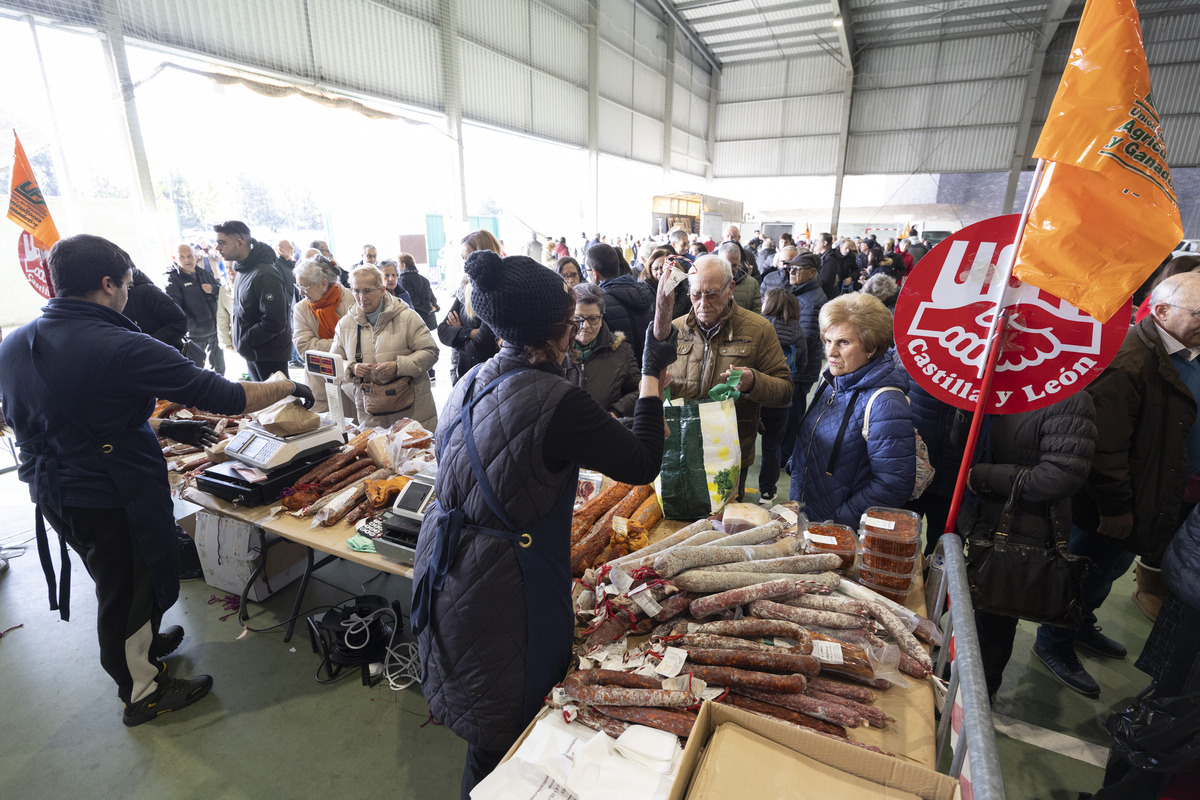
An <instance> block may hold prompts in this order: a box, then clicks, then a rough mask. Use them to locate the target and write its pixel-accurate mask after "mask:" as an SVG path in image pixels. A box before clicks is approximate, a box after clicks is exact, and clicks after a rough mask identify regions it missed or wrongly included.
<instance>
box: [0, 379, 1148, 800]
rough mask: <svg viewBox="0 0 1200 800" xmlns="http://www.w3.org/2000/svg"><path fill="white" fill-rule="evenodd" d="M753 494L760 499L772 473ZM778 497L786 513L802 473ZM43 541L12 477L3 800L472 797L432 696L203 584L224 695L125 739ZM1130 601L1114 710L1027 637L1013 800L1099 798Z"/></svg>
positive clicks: (197, 639)
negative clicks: (326, 665) (361, 666)
mask: <svg viewBox="0 0 1200 800" xmlns="http://www.w3.org/2000/svg"><path fill="white" fill-rule="evenodd" d="M439 383H444V384H445V386H444V387H442V386H438V387H437V389H438V390H439V391H438V392H437V394H438V395H439V398H438V399H439V401H440V400H441V399H442V397H441V396H440V395H442V394H443V393H446V392H448V389H449V381H439ZM7 457H8V456H7V454H6V453H0V466H6V465H7V463H10V462H5V461H3V459H5V458H7ZM747 485H748V487H750V488H751V489H756V488H757V467H754V468H752V469H751V473H750V477H749V480H748V483H747ZM779 493H780V496H781V497H786V496H787V476H786V474H784V475H782V476H781V482H780V486H779ZM747 499H750V500H753V499H756V497H750V498H747ZM32 530H33V526H32V507H31V506H30V504H29V502H28V494H27V492H26V489H25V486H24V484H21V483H20V482H19V481H18V480H17V478H16V475H15V474H14V473H11V472H10V473H7V474H4V475H0V546H2V547H10V546H13V545H16V544H25V546H26V547H27V550H26V552H25V554H24V555H22V556H19V557H16V558H13V559H12V560H11V566H10V569H9V570H8V571H7V572H6V573H5V574H3V575H0V631H3V630H5V629H7V628H9V627H11V626H14V625H23V626H24V627H21V628H18V629H17V630H14V631H11V632H10V633H8V634H7V635H6V636H4V638H3V639H2V640H0V676H2V680H0V719H2V720H3V722H2V726H0V797H3V798H5V800H25V799H26V798H30V799H33V798H38V799H39V800H40V798H64V799H65V800H74V799H75V798H80V799H83V798H88V799H89V800H90V799H91V798H109V797H112V798H122V799H123V800H139V799H140V798H146V800H151V799H153V800H161V798H170V800H188V799H189V798H197V799H200V798H205V799H208V798H243V797H244V798H251V797H255V798H258V797H262V796H264V795H268V796H269V795H275V796H281V797H289V796H291V797H300V798H325V797H335V796H346V797H354V798H358V797H363V798H374V797H398V798H451V797H455V796H457V787H458V780H459V775H460V771H461V768H462V763H463V757H464V754H465V746H464V744H463V742H462V741H461V740H459V739H458V738H457V737H455V736H454V735H453V734H452V733H450V732H449V731H447V730H446V729H444V728H440V727H437V726H435V725H433V724H428V725H425V724H424V723H425V722H426V721H427V718H428V709H427V706H426V704H425V702H424V700H423V699H422V697H421V694H420V689H419V688H418V687H416V686H414V687H413V688H410V689H407V690H404V691H400V692H393V691H391V690H390V689H388V688H387V687H386V685H380V686H377V687H375V688H366V687H364V686H363V685H362V684H361V682H360V680H359V677H358V674H357V673H354V674H351V675H349V676H348V677H346V678H344V680H342V681H340V682H338V683H336V684H333V685H320V684H318V683H317V682H316V680H315V679H314V673H315V671H316V669H317V665H318V657H317V656H316V655H315V654H313V652H312V651H311V648H310V646H309V641H308V636H307V634H306V633H305V631H304V629H303V628H300V629H298V630H297V634H296V636H295V637H294V638H293V639H292V641H291V642H290V643H285V642H284V641H283V632H282V631H281V630H278V629H277V630H273V631H270V632H266V633H251V634H247V635H246V636H245V637H244V638H241V639H239V638H238V635H239V633H241V627H240V626H239V624H238V622H237V620H236V617H233V616H231V617H229V618H227V619H224V620H222V619H221V617H223V616H225V615H226V614H227V613H228V612H227V611H225V610H224V609H223V608H222V606H221V604H220V603H210V599H211V598H213V596H214V595H216V596H218V597H223V596H224V594H225V593H224V592H217V591H215V590H213V589H211V588H210V587H209V586H207V585H206V584H205V583H204V582H203V581H189V582H185V583H184V584H183V591H182V593H181V595H180V601H179V603H178V604H177V605H176V606H175V608H173V609H172V610H171V611H170V612H169V613H168V614H167V618H166V623H167V624H180V625H183V626H184V628H185V629H186V631H187V636H186V638H185V639H184V642H183V645H182V646H181V647H180V649H179V651H178V652H177V654H176V655H175V656H172V657H171V658H170V659H169V663H170V664H171V669H172V671H173V672H174V673H176V674H180V675H190V674H194V673H198V672H207V673H209V674H211V675H212V676H213V678H214V680H215V685H214V688H213V692H212V694H211V696H209V697H207V698H205V699H204V700H202V701H200V702H199V703H197V704H196V705H195V706H192V707H190V708H187V709H184V710H182V711H179V712H175V713H171V714H167V715H165V716H164V717H162V718H161V719H159V720H155V721H154V722H151V723H148V724H145V725H142V726H140V727H137V728H132V729H127V728H125V727H124V726H123V725H122V724H121V721H120V716H121V706H120V703H119V701H118V700H117V699H116V696H115V691H114V688H113V686H112V684H111V682H110V681H109V679H108V677H107V675H105V674H104V673H103V672H102V671H101V669H100V667H99V663H98V660H97V653H96V641H95V631H94V620H95V610H96V604H95V597H94V594H93V592H92V584H91V580H90V578H89V577H88V575H87V573H86V571H85V570H84V569H83V568H82V566H81V565H80V563H79V560H78V558H76V559H73V564H74V569H73V572H72V575H73V586H74V591H73V603H72V619H71V622H69V623H63V622H60V621H59V620H58V615H57V613H56V612H51V611H49V610H48V608H47V603H46V587H45V582H44V579H43V576H42V572H41V569H40V566H39V564H38V560H37V553H36V549H35V547H34V545H33V542H32V536H33V533H32ZM364 584H365V585H364ZM295 586H296V584H293V585H292V586H290V587H287V588H285V589H283V590H282V591H281V592H280V593H279V594H277V595H275V596H274V597H272V598H271V599H269V600H268V601H267V602H266V603H265V604H264V605H261V606H260V605H258V604H253V605H252V613H254V614H255V616H254V618H253V619H252V621H251V623H250V624H251V625H252V626H254V627H267V626H269V625H273V624H276V623H278V622H280V621H282V620H285V619H286V618H287V616H288V614H289V613H290V611H291V605H292V601H293V598H294V591H295ZM1132 590H1133V580H1132V576H1131V575H1127V576H1125V577H1124V578H1122V579H1121V580H1120V581H1119V582H1118V583H1117V584H1116V585H1115V586H1114V589H1113V594H1112V597H1111V598H1110V600H1109V602H1108V603H1106V605H1105V606H1104V607H1103V608H1102V609H1101V610H1100V623H1101V625H1102V627H1103V628H1104V631H1105V633H1107V634H1109V635H1111V636H1113V637H1114V638H1116V639H1117V640H1118V641H1121V642H1123V643H1125V644H1126V645H1127V646H1128V647H1129V649H1130V652H1131V655H1130V656H1129V658H1127V659H1125V660H1123V661H1112V660H1107V659H1101V658H1095V657H1092V656H1089V655H1082V656H1081V657H1082V660H1083V663H1084V664H1085V666H1086V667H1087V668H1088V669H1089V671H1091V673H1092V674H1093V676H1094V677H1095V678H1096V679H1097V680H1098V681H1099V683H1100V685H1101V687H1102V689H1103V694H1102V695H1101V698H1100V699H1099V700H1089V699H1087V698H1084V697H1082V696H1080V695H1077V694H1074V693H1072V692H1071V691H1069V690H1067V689H1066V688H1064V687H1062V686H1061V685H1060V684H1058V683H1057V682H1056V681H1055V680H1054V678H1053V677H1052V676H1051V675H1050V674H1049V672H1047V671H1046V669H1045V668H1044V667H1043V666H1042V665H1041V664H1040V663H1039V662H1037V661H1036V660H1035V659H1034V658H1033V657H1032V655H1031V653H1030V647H1031V646H1032V643H1033V633H1034V626H1032V625H1030V624H1028V623H1023V624H1022V625H1021V626H1020V628H1019V629H1018V633H1017V640H1016V646H1015V648H1014V653H1013V659H1012V662H1011V663H1010V664H1009V667H1008V670H1007V672H1006V674H1005V680H1004V686H1003V687H1002V688H1001V690H1000V692H999V695H998V696H997V699H996V703H995V707H994V711H995V714H996V718H995V724H996V728H997V731H998V736H997V739H998V750H999V754H1000V759H1001V765H1002V768H1003V773H1004V783H1005V789H1006V793H1007V796H1008V798H1010V800H1035V799H1036V800H1075V798H1076V795H1077V793H1078V792H1081V791H1089V792H1090V791H1094V790H1095V789H1097V788H1098V787H1099V786H1100V783H1101V779H1102V776H1103V769H1102V765H1103V762H1104V758H1105V756H1106V748H1107V738H1108V737H1107V734H1106V733H1105V732H1104V731H1103V729H1102V728H1101V726H1100V723H1101V721H1102V720H1103V718H1104V717H1105V716H1107V714H1108V713H1110V711H1111V710H1117V709H1120V708H1121V707H1123V702H1124V701H1125V700H1127V699H1128V698H1131V697H1133V696H1134V695H1135V694H1137V693H1138V692H1139V691H1141V690H1142V689H1143V688H1144V687H1145V686H1146V685H1147V683H1148V678H1147V677H1146V676H1145V675H1144V674H1142V673H1141V672H1139V671H1138V670H1137V669H1135V668H1134V666H1133V662H1134V660H1135V659H1136V655H1137V653H1138V652H1139V651H1140V649H1141V647H1142V645H1143V644H1144V642H1145V640H1146V637H1147V635H1148V634H1149V632H1150V627H1151V625H1150V623H1149V622H1148V621H1147V620H1146V619H1145V618H1144V617H1143V616H1142V615H1141V613H1140V612H1139V611H1138V610H1137V608H1136V607H1135V606H1134V604H1133V602H1132V601H1131V600H1130V592H1131V591H1132ZM410 592H411V584H410V583H409V581H407V580H405V579H403V578H399V577H395V576H386V575H385V576H379V575H378V573H374V572H372V571H370V570H367V569H365V568H362V567H358V566H355V565H352V564H346V563H337V564H334V565H331V566H329V567H326V568H325V569H323V570H321V571H320V572H318V573H317V574H316V578H315V579H314V583H313V584H312V585H311V586H310V589H309V594H308V597H307V598H306V603H305V605H306V608H312V607H316V606H319V605H321V604H323V603H337V602H341V601H342V600H344V599H346V598H348V597H351V596H355V595H359V594H364V593H371V594H382V595H384V596H385V597H388V598H395V599H400V600H401V602H402V604H403V606H404V609H405V614H407V613H408V604H409V603H408V597H409V594H410ZM404 638H405V639H406V640H407V638H408V637H407V636H406V637H404ZM423 725H424V727H422V726H423Z"/></svg>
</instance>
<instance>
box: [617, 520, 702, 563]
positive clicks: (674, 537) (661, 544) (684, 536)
mask: <svg viewBox="0 0 1200 800" xmlns="http://www.w3.org/2000/svg"><path fill="white" fill-rule="evenodd" d="M712 529H713V526H712V520H710V519H702V520H698V521H696V522H693V523H692V524H691V525H688V526H686V527H683V528H680V529H679V530H677V531H675V532H674V533H672V534H671V535H670V536H667V537H664V538H662V539H659V540H658V541H657V542H653V543H651V544H650V545H649V546H648V547H643V548H642V549H641V550H638V551H637V552H636V553H630V554H629V555H627V556H621V557H620V558H616V559H613V560H612V561H610V562H609V565H610V566H614V567H615V566H619V565H624V564H626V563H628V562H629V561H634V560H636V559H640V558H645V557H646V556H650V555H653V554H655V553H661V552H662V551H663V550H666V549H667V548H669V547H674V546H675V545H677V544H681V543H682V542H685V541H687V540H688V539H690V538H691V537H693V536H695V535H696V534H698V533H706V532H710V531H712Z"/></svg>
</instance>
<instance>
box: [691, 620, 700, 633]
mask: <svg viewBox="0 0 1200 800" xmlns="http://www.w3.org/2000/svg"><path fill="white" fill-rule="evenodd" d="M698 630H700V623H699V622H689V623H688V633H695V632H696V631H698Z"/></svg>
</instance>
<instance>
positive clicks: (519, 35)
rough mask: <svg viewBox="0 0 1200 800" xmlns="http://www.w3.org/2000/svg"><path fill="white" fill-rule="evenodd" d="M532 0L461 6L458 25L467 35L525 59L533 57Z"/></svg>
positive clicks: (466, 36) (464, 35) (461, 31)
mask: <svg viewBox="0 0 1200 800" xmlns="http://www.w3.org/2000/svg"><path fill="white" fill-rule="evenodd" d="M529 2H530V0H488V1H487V2H486V3H471V4H469V5H467V6H460V11H459V15H458V29H459V31H460V33H461V35H462V36H463V38H465V39H470V40H471V41H474V42H478V43H479V44H483V45H487V46H488V47H491V48H492V49H494V50H499V51H501V52H502V53H505V54H506V55H510V56H515V57H516V58H517V59H519V60H521V61H527V60H528V58H529V34H530V31H529Z"/></svg>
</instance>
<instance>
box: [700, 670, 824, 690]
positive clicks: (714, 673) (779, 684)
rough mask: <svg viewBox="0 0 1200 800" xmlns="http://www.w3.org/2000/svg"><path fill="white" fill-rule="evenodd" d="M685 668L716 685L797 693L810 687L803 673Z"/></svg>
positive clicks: (708, 682)
mask: <svg viewBox="0 0 1200 800" xmlns="http://www.w3.org/2000/svg"><path fill="white" fill-rule="evenodd" d="M684 669H685V670H687V671H688V672H690V673H692V675H693V676H695V677H697V678H699V679H700V680H702V681H704V682H705V683H707V684H710V685H715V686H728V687H731V688H732V687H738V688H744V689H760V690H762V691H764V692H782V693H787V694H796V693H799V692H803V691H804V690H805V689H806V688H808V680H807V679H806V678H805V677H804V676H803V675H771V674H767V673H765V672H751V671H750V670H745V669H738V668H737V667H705V666H685V667H684Z"/></svg>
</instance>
